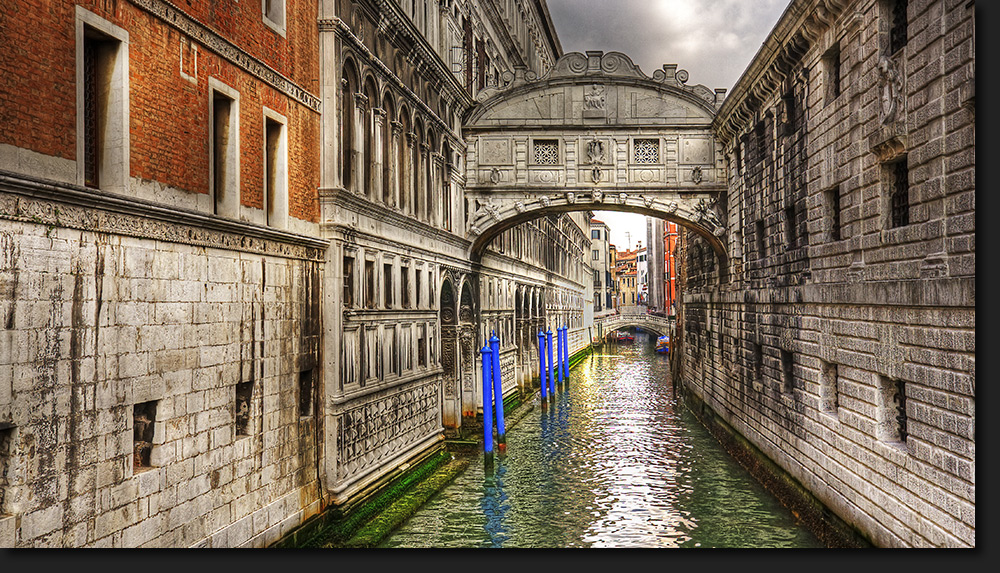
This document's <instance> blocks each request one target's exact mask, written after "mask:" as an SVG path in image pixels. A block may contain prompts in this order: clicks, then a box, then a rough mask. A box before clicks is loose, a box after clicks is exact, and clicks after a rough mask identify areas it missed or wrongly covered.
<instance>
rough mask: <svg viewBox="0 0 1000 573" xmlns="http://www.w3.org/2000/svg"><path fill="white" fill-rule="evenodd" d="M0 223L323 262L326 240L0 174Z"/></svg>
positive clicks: (77, 187) (18, 176) (111, 194)
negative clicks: (30, 224)
mask: <svg viewBox="0 0 1000 573" xmlns="http://www.w3.org/2000/svg"><path fill="white" fill-rule="evenodd" d="M0 219H7V220H12V221H22V222H26V223H34V224H38V225H45V226H48V227H51V228H69V229H79V230H82V231H90V232H94V233H108V234H114V235H121V236H128V237H136V238H141V239H150V240H155V241H166V242H171V243H181V244H187V245H196V246H201V247H210V248H217V249H227V250H234V251H242V252H248V253H259V254H265V255H272V256H276V257H283V258H292V259H304V260H310V261H322V260H324V258H325V251H326V249H327V247H328V246H329V244H330V243H329V241H325V240H323V239H318V238H314V237H308V236H305V235H299V234H295V233H290V232H287V231H282V230H279V229H273V228H270V227H263V226H259V225H254V224H252V223H245V222H242V221H235V220H231V219H224V218H221V217H216V216H215V215H209V214H205V213H201V212H198V211H193V210H186V209H179V208H176V207H168V206H163V205H160V204H157V203H153V202H149V201H144V200H141V199H135V198H131V197H124V196H121V195H116V194H113V193H108V192H105V191H98V190H93V189H89V188H85V187H80V186H77V185H72V184H69V183H54V182H51V181H46V180H42V179H36V178H29V177H26V176H23V175H18V174H14V173H10V172H6V171H0Z"/></svg>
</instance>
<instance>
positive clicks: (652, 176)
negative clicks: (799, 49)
mask: <svg viewBox="0 0 1000 573" xmlns="http://www.w3.org/2000/svg"><path fill="white" fill-rule="evenodd" d="M504 80H505V82H506V85H505V86H504V87H502V88H498V89H488V90H485V91H483V92H482V93H481V94H480V97H479V103H480V105H477V106H476V107H475V108H473V111H472V112H471V113H470V117H469V118H468V119H467V121H466V125H465V126H464V128H463V131H464V133H465V135H466V141H467V142H468V149H467V153H466V165H465V198H466V202H467V203H466V205H467V208H468V218H467V225H468V227H467V238H468V239H469V240H470V241H472V253H471V257H472V259H473V260H478V259H479V258H480V256H481V254H482V251H483V249H485V247H486V245H487V244H489V242H490V241H491V240H492V239H493V238H494V237H496V236H497V235H498V234H500V233H501V232H503V231H504V230H506V229H508V228H510V227H512V226H515V225H517V224H519V223H522V222H525V221H528V220H531V219H536V218H538V217H541V216H545V215H549V214H554V213H559V212H565V211H581V210H607V211H630V212H635V213H640V214H645V215H651V216H654V217H659V218H662V219H665V220H668V221H673V222H676V223H678V224H680V225H683V226H685V227H687V228H688V229H691V230H693V231H695V232H697V233H699V234H700V235H702V236H704V237H705V238H706V239H707V240H708V242H709V243H710V244H711V245H712V247H713V249H714V250H715V252H716V253H717V255H718V256H719V258H720V263H721V264H720V268H722V269H726V268H727V267H728V265H727V263H728V257H727V255H726V252H725V240H724V235H725V232H726V225H725V220H724V218H725V213H726V205H725V201H726V199H725V196H726V177H727V176H726V166H725V161H724V156H723V153H722V150H721V147H720V146H719V144H718V143H717V142H716V140H715V136H714V134H713V131H712V128H711V124H712V120H713V118H714V116H715V112H716V110H717V109H718V108H719V106H720V105H721V103H722V98H723V96H724V93H725V90H715V91H712V90H710V89H708V88H706V87H705V86H703V85H697V86H687V85H686V84H685V82H686V81H687V72H686V71H685V70H678V69H677V66H676V65H664V66H663V68H662V69H660V70H656V72H655V73H654V74H653V76H652V77H648V76H646V75H645V74H643V72H642V71H641V70H640V69H639V68H638V66H636V65H635V64H633V63H632V61H631V60H630V59H629V58H628V56H626V55H624V54H621V53H618V52H610V53H604V52H599V51H593V52H587V53H586V54H582V53H579V52H574V53H569V54H566V55H564V56H562V57H561V58H560V59H559V60H558V61H557V62H556V64H555V65H554V66H553V68H552V69H551V70H550V71H549V72H548V73H547V74H546V75H544V76H542V77H536V76H535V75H534V74H533V73H532V72H525V71H524V70H517V71H516V72H515V73H508V74H507V76H506V77H505V78H504Z"/></svg>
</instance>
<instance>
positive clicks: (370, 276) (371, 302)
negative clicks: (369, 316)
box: [365, 261, 375, 308]
mask: <svg viewBox="0 0 1000 573" xmlns="http://www.w3.org/2000/svg"><path fill="white" fill-rule="evenodd" d="M365 308H375V261H365Z"/></svg>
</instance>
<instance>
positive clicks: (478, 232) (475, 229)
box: [469, 225, 483, 235]
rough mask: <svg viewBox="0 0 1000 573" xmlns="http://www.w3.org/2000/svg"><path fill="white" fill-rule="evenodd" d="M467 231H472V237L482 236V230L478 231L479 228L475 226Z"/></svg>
mask: <svg viewBox="0 0 1000 573" xmlns="http://www.w3.org/2000/svg"><path fill="white" fill-rule="evenodd" d="M469 230H470V231H472V234H473V235H482V234H483V230H482V229H480V228H479V227H478V226H476V225H473V226H472V227H471V228H470V229H469Z"/></svg>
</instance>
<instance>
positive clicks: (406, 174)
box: [403, 131, 417, 217]
mask: <svg viewBox="0 0 1000 573" xmlns="http://www.w3.org/2000/svg"><path fill="white" fill-rule="evenodd" d="M416 143H417V134H416V133H414V132H412V131H410V132H408V133H407V134H406V153H405V154H404V155H405V157H406V158H407V160H408V161H407V162H406V164H405V165H403V194H404V195H405V198H406V201H405V203H406V209H405V213H406V214H407V215H410V216H413V217H416V216H417V208H416V207H417V206H416V203H415V201H416V196H415V195H416V194H415V193H414V190H415V189H416V182H415V181H414V180H413V162H414V161H415V160H416V157H417V153H416V147H417V146H416Z"/></svg>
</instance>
